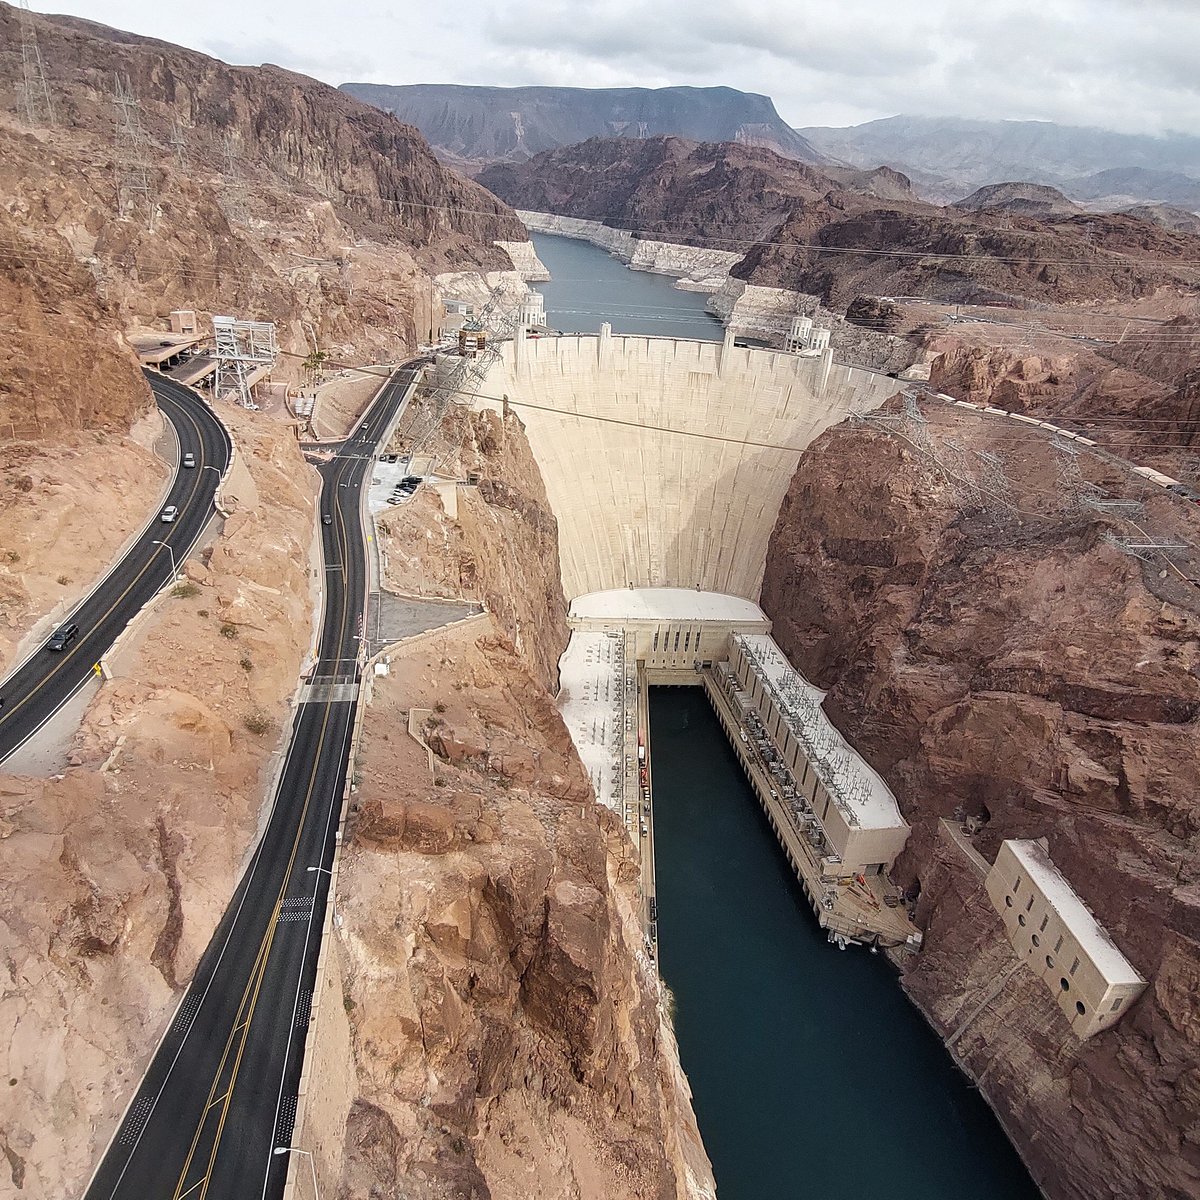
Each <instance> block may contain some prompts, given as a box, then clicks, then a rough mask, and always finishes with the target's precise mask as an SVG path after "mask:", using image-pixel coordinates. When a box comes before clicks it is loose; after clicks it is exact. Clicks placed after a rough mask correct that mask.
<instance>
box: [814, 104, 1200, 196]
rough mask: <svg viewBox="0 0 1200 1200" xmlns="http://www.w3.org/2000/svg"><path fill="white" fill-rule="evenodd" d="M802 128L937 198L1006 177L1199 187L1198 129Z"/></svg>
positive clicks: (953, 123) (893, 121)
mask: <svg viewBox="0 0 1200 1200" xmlns="http://www.w3.org/2000/svg"><path fill="white" fill-rule="evenodd" d="M799 132H800V133H801V134H802V135H803V136H804V137H805V138H806V139H807V140H808V141H809V142H811V143H812V144H813V145H814V146H815V147H816V148H817V150H819V151H820V152H821V153H823V154H827V155H830V156H831V157H833V158H835V159H839V160H840V161H842V162H846V163H849V164H851V165H852V166H855V167H875V166H879V165H880V164H886V165H888V166H891V167H895V168H896V169H897V170H899V171H903V172H904V173H905V174H907V175H909V176H911V177H912V178H913V179H914V180H915V181H916V182H917V183H918V185H919V186H920V187H921V188H922V189H923V191H924V194H926V195H928V196H929V197H930V198H931V199H934V200H939V201H942V202H945V201H949V200H953V199H955V198H956V197H958V196H963V195H965V194H966V193H967V192H969V191H970V190H971V189H972V188H977V187H980V186H982V185H983V184H987V183H996V182H998V181H1000V180H1004V179H1031V180H1034V181H1035V182H1037V183H1048V184H1051V185H1053V186H1055V187H1059V188H1062V189H1063V190H1064V191H1065V192H1066V193H1067V195H1068V196H1070V197H1071V198H1072V199H1080V200H1084V199H1089V198H1093V199H1094V198H1097V197H1103V196H1109V195H1113V194H1114V193H1117V194H1123V195H1125V196H1127V197H1128V199H1127V200H1126V201H1125V203H1128V202H1129V200H1131V199H1132V200H1143V201H1151V202H1153V201H1162V202H1165V203H1168V204H1172V203H1179V202H1180V201H1181V199H1182V197H1183V195H1185V194H1188V189H1189V185H1190V189H1191V194H1200V137H1196V136H1194V135H1188V134H1169V135H1166V136H1164V137H1146V136H1141V135H1136V134H1121V133H1112V132H1110V131H1108V130H1105V129H1089V128H1084V127H1081V126H1076V125H1056V124H1054V123H1053V122H1051V121H977V120H966V119H963V118H959V117H914V116H898V117H885V118H884V119H883V120H880V121H868V122H866V123H865V124H863V125H852V126H849V127H847V128H842V129H835V128H827V127H816V126H814V127H811V128H806V129H801V130H799Z"/></svg>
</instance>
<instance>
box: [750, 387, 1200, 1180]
mask: <svg viewBox="0 0 1200 1200" xmlns="http://www.w3.org/2000/svg"><path fill="white" fill-rule="evenodd" d="M929 416H930V428H931V433H932V435H933V437H934V439H935V441H938V440H940V439H942V438H945V437H948V436H953V437H955V438H957V439H958V440H959V441H960V442H962V443H965V445H966V448H967V449H968V450H971V449H986V448H987V441H986V438H987V437H988V436H989V435H988V432H987V428H988V427H987V425H986V424H985V423H982V422H979V421H975V422H973V423H969V422H959V423H952V422H953V421H954V418H953V415H952V414H951V413H949V412H945V413H943V412H941V411H940V410H939V411H936V412H931V413H930V414H929ZM1009 461H1010V474H1011V475H1012V476H1013V478H1014V479H1015V484H1016V491H1017V496H1018V504H1019V507H1020V508H1021V509H1022V510H1029V511H1031V512H1041V513H1044V514H1045V513H1049V512H1050V507H1051V504H1052V502H1053V497H1054V491H1053V487H1054V480H1055V466H1054V463H1053V461H1052V459H1051V456H1050V454H1049V452H1048V451H1047V450H1045V448H1044V447H1043V446H1041V445H1040V444H1039V443H1035V442H1031V441H1026V442H1023V443H1022V446H1021V450H1020V454H1019V455H1017V454H1015V453H1013V452H1012V451H1011V450H1010V454H1009ZM1154 504H1155V505H1156V507H1153V509H1152V511H1151V513H1149V514H1148V516H1147V520H1149V521H1151V522H1154V523H1156V524H1166V523H1167V522H1171V521H1173V522H1175V524H1174V525H1173V526H1172V528H1175V529H1176V530H1177V531H1178V532H1179V534H1180V535H1181V536H1188V537H1190V539H1191V540H1192V541H1193V543H1195V542H1197V541H1200V529H1197V528H1196V524H1197V522H1196V518H1195V517H1192V516H1191V515H1190V514H1189V513H1188V512H1187V510H1186V509H1185V507H1184V506H1182V505H1177V504H1175V503H1174V502H1171V501H1168V500H1167V499H1165V498H1163V499H1158V500H1155V501H1154ZM1103 532H1104V529H1103V527H1102V526H1101V525H1099V524H1097V523H1095V522H1092V521H1089V520H1088V519H1086V518H1075V519H1072V520H1063V519H1061V518H1054V519H1050V518H1049V517H1048V516H1026V517H1022V519H1021V521H1020V522H1019V523H1018V521H1017V520H1016V519H1005V520H996V519H992V518H990V517H987V516H986V515H980V514H978V513H972V512H970V511H963V510H961V509H960V508H959V507H958V506H957V505H956V503H955V502H954V499H953V495H952V493H951V492H950V491H949V489H948V487H947V486H946V482H945V480H944V478H942V477H940V476H938V475H936V474H934V473H932V472H931V471H930V470H929V469H928V467H926V466H925V465H923V462H922V461H920V460H918V459H917V458H916V457H915V456H914V455H913V454H912V452H911V451H910V448H909V447H907V446H905V445H904V444H903V443H901V442H899V441H897V440H894V439H891V438H889V436H888V435H887V434H883V433H875V432H872V431H869V430H865V429H863V428H862V427H858V428H856V429H850V430H846V429H837V430H832V431H830V432H829V433H827V434H826V435H825V436H824V437H823V438H821V439H820V440H819V441H818V442H817V443H816V444H815V445H814V446H813V447H812V448H811V449H810V450H809V452H807V453H806V455H805V457H804V459H803V460H802V462H801V464H800V468H799V470H798V471H797V473H796V477H795V479H794V480H793V483H792V487H791V490H790V492H789V494H788V497H787V499H786V500H785V503H784V505H783V508H782V511H781V513H780V517H779V521H778V524H777V525H776V529H775V532H774V535H773V538H772V543H771V548H770V552H769V555H768V565H767V573H766V578H765V581H764V584H763V593H762V603H763V606H764V608H765V609H766V611H767V612H768V614H769V615H770V616H771V618H772V620H773V621H774V632H775V636H776V638H777V639H778V641H779V642H780V644H781V645H782V646H783V647H784V649H785V650H786V651H787V652H788V654H789V655H791V656H792V657H793V659H794V661H795V662H796V663H797V664H798V665H799V666H800V667H801V668H802V669H803V670H804V671H805V672H806V673H807V674H808V675H809V676H810V677H811V678H813V679H814V681H816V682H817V683H819V684H821V686H823V687H826V688H829V689H830V692H829V696H828V698H827V700H826V708H827V709H828V710H829V712H830V713H831V715H832V716H833V718H834V719H835V721H836V722H837V723H838V725H839V726H840V727H841V728H842V729H843V730H844V731H845V732H846V733H847V735H848V736H849V737H850V738H851V739H852V740H853V741H854V742H855V743H856V745H858V746H859V748H860V749H862V750H863V751H864V752H865V754H866V755H867V757H868V758H869V759H870V760H871V762H872V763H873V764H874V765H875V766H876V767H878V768H879V769H880V770H881V771H882V772H883V774H884V775H885V777H886V778H887V779H888V781H889V782H890V783H891V785H892V786H893V788H894V790H895V791H896V793H897V796H898V798H899V800H900V803H901V807H902V809H903V811H904V814H905V817H906V818H907V819H908V821H909V822H910V823H911V824H912V826H913V835H912V838H911V840H910V843H909V847H908V849H907V850H906V852H905V854H904V856H903V857H902V858H901V860H900V862H899V864H898V871H899V875H900V877H901V880H902V881H903V882H904V883H905V884H907V885H916V884H918V883H919V886H920V902H919V906H918V918H919V920H920V922H921V924H922V925H923V926H924V928H925V930H926V946H925V949H924V951H923V952H922V954H921V955H920V957H919V958H918V959H917V960H916V961H915V963H914V964H913V965H911V966H910V967H909V968H908V969H907V973H906V975H905V977H904V986H905V987H906V989H907V990H908V991H909V993H910V994H911V995H912V997H913V998H914V1000H915V1001H916V1002H917V1003H918V1004H919V1005H920V1006H921V1008H922V1009H923V1010H924V1011H925V1012H926V1014H927V1015H928V1016H929V1019H930V1020H931V1021H932V1023H933V1024H934V1026H935V1027H936V1028H937V1029H938V1030H939V1031H940V1032H942V1033H943V1034H944V1035H949V1034H950V1033H951V1032H952V1031H954V1030H956V1029H957V1028H958V1026H959V1025H960V1023H961V1022H963V1021H964V1019H965V1018H966V1017H967V1016H968V1015H969V1014H970V1013H971V1011H972V1010H973V1009H974V1008H975V1007H976V1006H977V1005H978V1004H979V1002H980V1001H981V1000H983V999H984V998H985V997H986V995H987V993H988V992H989V990H991V989H992V988H993V986H994V985H995V984H996V982H997V980H998V979H999V978H1000V976H1001V975H1002V974H1003V973H1004V971H1005V970H1006V969H1007V968H1008V967H1009V966H1010V965H1011V964H1012V963H1014V962H1015V960H1014V959H1013V956H1012V953H1011V951H1010V950H1009V948H1008V943H1007V941H1006V939H1005V938H1004V936H1003V931H1002V928H1001V926H1000V923H999V921H998V920H997V919H996V917H995V915H994V913H993V911H992V909H991V906H990V903H989V902H988V900H987V897H986V895H985V894H984V893H983V890H982V888H981V886H980V883H979V880H978V879H977V877H976V876H975V875H974V874H972V873H971V871H970V870H969V869H968V868H967V867H966V866H965V862H964V859H963V858H962V857H961V856H960V855H959V853H958V852H957V851H954V850H953V849H951V848H949V847H948V846H947V845H946V844H945V842H944V841H942V840H939V838H938V837H937V821H938V818H940V817H953V816H954V815H955V814H959V815H962V814H976V815H979V816H982V817H984V818H986V821H987V823H986V825H985V828H984V831H983V833H982V834H981V835H979V837H978V838H977V839H976V841H977V846H978V848H979V849H980V851H981V852H982V853H983V854H984V855H985V857H988V858H990V857H992V856H993V855H994V852H995V850H996V848H997V846H998V843H999V841H1000V840H1001V839H1003V838H1006V837H1046V838H1048V839H1049V844H1050V851H1051V854H1052V855H1053V857H1054V860H1055V862H1056V863H1057V864H1058V865H1059V867H1060V868H1061V869H1062V870H1063V872H1064V873H1065V875H1066V876H1067V878H1068V879H1069V880H1070V881H1071V883H1072V884H1073V885H1074V887H1075V888H1076V889H1077V890H1078V892H1079V893H1080V894H1081V895H1082V897H1083V898H1084V899H1085V900H1086V901H1087V903H1088V904H1089V905H1090V906H1091V908H1092V909H1093V910H1094V911H1095V913H1096V915H1097V916H1098V918H1099V919H1100V921H1101V922H1102V923H1103V924H1104V925H1105V926H1106V927H1107V928H1108V929H1109V930H1110V931H1111V932H1112V934H1113V936H1114V938H1115V940H1116V941H1117V943H1118V945H1119V946H1120V947H1121V948H1122V950H1124V951H1125V953H1126V954H1127V955H1128V957H1129V958H1130V959H1131V961H1132V962H1133V963H1134V965H1135V966H1137V967H1138V969H1139V970H1140V971H1141V972H1142V973H1143V974H1144V975H1145V976H1146V977H1147V978H1148V979H1149V980H1150V981H1151V987H1150V988H1149V989H1148V990H1147V992H1146V993H1145V994H1144V996H1143V997H1142V999H1141V1000H1140V1001H1139V1002H1138V1003H1137V1005H1136V1006H1135V1008H1134V1009H1133V1010H1132V1011H1131V1012H1130V1014H1129V1015H1128V1016H1127V1017H1126V1018H1125V1019H1124V1020H1123V1021H1122V1022H1121V1023H1120V1024H1118V1025H1117V1026H1115V1027H1114V1028H1113V1029H1111V1030H1109V1031H1108V1032H1106V1033H1103V1034H1101V1035H1099V1036H1097V1037H1095V1038H1093V1039H1091V1040H1090V1041H1088V1042H1087V1043H1084V1044H1082V1045H1080V1044H1079V1043H1078V1042H1074V1043H1072V1042H1071V1041H1070V1039H1069V1034H1068V1029H1067V1025H1066V1022H1065V1021H1064V1020H1063V1019H1062V1017H1061V1016H1060V1015H1059V1013H1058V1011H1057V1008H1056V1007H1055V1005H1054V1003H1053V1001H1052V999H1051V997H1050V996H1049V993H1048V992H1046V989H1045V987H1044V985H1043V984H1042V983H1041V981H1040V980H1038V979H1036V978H1035V977H1034V976H1033V974H1032V973H1031V972H1029V971H1026V970H1023V969H1022V970H1019V971H1018V972H1017V973H1016V974H1015V975H1013V976H1012V978H1011V979H1010V980H1009V981H1008V982H1007V983H1006V984H1005V986H1004V988H1003V990H1002V991H1001V992H1000V994H999V995H998V996H997V998H996V999H995V1000H994V1001H992V1002H991V1003H990V1004H989V1005H988V1006H986V1007H985V1008H984V1010H983V1011H982V1013H981V1014H980V1015H979V1016H978V1017H977V1018H976V1019H975V1020H974V1021H973V1022H971V1023H969V1025H968V1027H967V1029H966V1030H965V1031H964V1032H963V1033H962V1035H961V1036H960V1038H959V1040H958V1041H957V1042H956V1044H955V1046H954V1047H953V1050H954V1053H955V1054H956V1056H957V1057H958V1058H959V1059H960V1060H961V1061H962V1063H963V1065H964V1066H965V1067H966V1069H967V1070H968V1071H970V1072H971V1073H972V1074H973V1075H975V1076H976V1077H977V1078H979V1079H980V1080H981V1088H982V1090H983V1091H984V1092H985V1094H986V1095H987V1096H988V1098H989V1100H990V1101H991V1103H992V1104H993V1106H994V1107H995V1108H996V1110H997V1112H998V1113H999V1115H1000V1117H1001V1119H1002V1120H1003V1121H1004V1123H1005V1125H1006V1127H1007V1128H1008V1129H1009V1131H1010V1133H1011V1135H1012V1137H1013V1139H1014V1141H1015V1142H1016V1144H1017V1146H1018V1148H1019V1149H1020V1150H1021V1152H1022V1153H1023V1155H1024V1156H1025V1157H1026V1159H1027V1161H1028V1162H1029V1163H1030V1165H1031V1168H1032V1170H1033V1171H1034V1174H1035V1177H1036V1178H1037V1179H1038V1180H1039V1182H1040V1183H1041V1184H1042V1185H1043V1186H1044V1187H1045V1189H1046V1191H1047V1193H1048V1194H1049V1195H1050V1196H1052V1197H1055V1198H1056V1200H1057V1198H1059V1197H1070V1198H1072V1200H1084V1198H1087V1200H1099V1198H1101V1197H1110V1196H1114V1195H1119V1196H1151V1195H1153V1196H1164V1197H1172V1198H1179V1200H1181V1198H1182V1197H1185V1196H1194V1195H1196V1194H1197V1191H1198V1189H1200V1142H1198V1140H1197V1133H1198V1131H1200V1088H1198V1086H1197V1082H1196V1075H1195V1059H1196V1046H1197V1039H1198V1038H1200V975H1198V972H1200V887H1198V880H1200V855H1198V850H1200V800H1198V797H1200V755H1198V754H1197V746H1198V745H1200V738H1198V736H1197V734H1198V730H1197V714H1198V713H1200V591H1197V589H1196V588H1195V587H1194V586H1193V585H1190V584H1187V583H1184V582H1182V581H1181V580H1179V579H1178V578H1177V577H1176V576H1175V575H1174V574H1172V573H1171V572H1169V571H1168V572H1167V573H1166V577H1165V578H1160V577H1159V574H1158V566H1159V564H1155V566H1154V568H1153V569H1151V568H1149V567H1147V566H1145V565H1143V564H1142V563H1141V562H1139V561H1138V560H1137V559H1134V558H1130V557H1128V556H1126V555H1124V554H1121V553H1120V552H1118V551H1117V550H1115V549H1114V548H1113V547H1112V546H1111V545H1109V544H1108V543H1107V542H1106V541H1105V540H1104V538H1103Z"/></svg>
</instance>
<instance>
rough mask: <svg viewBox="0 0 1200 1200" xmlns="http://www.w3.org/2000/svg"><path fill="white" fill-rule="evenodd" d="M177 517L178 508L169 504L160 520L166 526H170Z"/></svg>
mask: <svg viewBox="0 0 1200 1200" xmlns="http://www.w3.org/2000/svg"><path fill="white" fill-rule="evenodd" d="M177 516H179V509H178V507H177V506H176V505H174V504H168V505H167V507H166V508H164V509H163V510H162V516H161V517H159V518H158V519H159V520H160V521H161V522H162V523H163V524H164V525H170V524H171V522H172V521H174V520H175V518H176V517H177Z"/></svg>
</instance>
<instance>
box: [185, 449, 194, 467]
mask: <svg viewBox="0 0 1200 1200" xmlns="http://www.w3.org/2000/svg"><path fill="white" fill-rule="evenodd" d="M183 465H184V466H185V467H194V466H195V465H196V456H195V455H194V454H193V453H192V452H191V451H190V450H189V451H188V452H187V453H186V454H185V455H184V456H183Z"/></svg>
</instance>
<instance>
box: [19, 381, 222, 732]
mask: <svg viewBox="0 0 1200 1200" xmlns="http://www.w3.org/2000/svg"><path fill="white" fill-rule="evenodd" d="M175 403H176V405H177V406H178V407H179V411H180V412H181V413H182V414H183V416H184V417H185V418H186V419H187V421H188V423H189V424H190V425H191V426H192V429H193V430H194V431H195V433H196V436H197V438H198V439H199V441H200V458H201V462H200V463H199V464H198V465H197V468H196V479H195V482H194V483H193V485H192V490H191V492H189V493H188V497H187V500H186V501H184V502H183V504H184V506H185V507H186V506H187V505H190V504H191V503H192V501H193V500H194V499H195V497H196V493H197V492H198V491H199V490H200V486H201V479H202V477H203V474H204V463H203V459H204V438H203V436H202V435H201V433H200V426H199V425H198V424H197V423H196V422H195V421H194V420H193V419H192V416H191V414H190V413H189V412H188V411H187V410H186V409H185V408H183V407H182V405H179V403H178V401H176V402H175ZM171 532H173V530H172V531H170V532H168V533H167V537H166V538H165V539H164V541H169V539H170V536H171ZM138 540H139V542H140V541H141V539H140V538H139V539H138ZM133 549H134V548H131V549H130V553H131V554H132V553H133ZM165 549H166V546H159V548H158V549H157V550H155V551H154V552H153V553H152V554H151V555H150V557H149V558H148V559H147V560H146V565H145V566H144V567H142V569H141V570H140V571H139V572H138V573H137V574H136V575H135V576H134V577H133V578H132V579H131V580H130V581H129V584H128V586H127V587H126V588H125V590H124V591H123V592H122V593H121V594H120V595H119V596H118V597H117V598H116V599H115V600H114V601H113V602H112V605H111V606H110V607H109V609H108V611H107V612H105V613H104V614H103V616H101V617H99V618H97V619H96V620H95V621H93V622H92V627H91V629H89V630H88V632H87V633H85V634H84V635H83V636H82V637H80V638H79V640H78V641H77V642H76V644H75V649H74V650H69V651H67V653H65V654H64V655H63V656H62V657H61V658H60V659H59V661H58V664H57V665H56V666H55V667H54V669H53V670H52V671H50V673H49V674H48V675H46V676H45V677H44V678H43V679H42V680H41V681H40V682H39V683H38V684H37V686H36V687H35V688H34V689H33V690H32V691H31V692H29V693H28V694H27V695H26V696H24V697H22V698H21V699H20V700H18V701H17V703H16V704H14V705H13V706H12V708H11V709H9V710H8V711H7V712H5V713H4V714H3V715H0V725H3V724H4V723H5V722H6V721H8V720H9V719H11V718H12V717H14V716H15V715H16V714H17V713H18V712H20V711H21V709H22V708H24V707H25V705H26V704H28V703H29V702H30V700H32V699H33V698H34V697H35V696H36V695H37V694H38V693H39V692H40V691H41V690H42V688H44V687H45V686H46V685H47V684H48V683H49V682H50V681H51V680H52V679H54V677H55V676H56V675H57V674H58V673H59V672H60V671H62V670H63V669H64V668H65V667H66V666H67V664H68V663H69V662H70V661H71V659H72V658H74V657H75V655H76V654H77V653H78V652H79V651H80V650H81V649H82V647H83V643H84V642H85V641H86V640H87V639H88V638H89V637H91V635H92V634H93V633H95V632H96V630H97V629H98V628H99V627H100V626H101V625H103V624H104V622H105V621H107V620H108V618H109V617H110V616H112V614H113V612H115V611H116V609H117V608H118V607H119V606H120V604H121V602H122V601H123V600H124V599H125V597H126V596H128V595H129V593H130V592H131V591H132V590H133V588H134V587H136V586H137V583H138V580H140V579H141V577H142V576H143V575H145V573H146V572H147V571H148V570H150V568H151V567H152V566H153V565H154V564H155V563H156V562H157V561H158V559H159V557H160V556H161V555H162V552H163V551H164V550H165ZM101 582H103V581H101Z"/></svg>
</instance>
